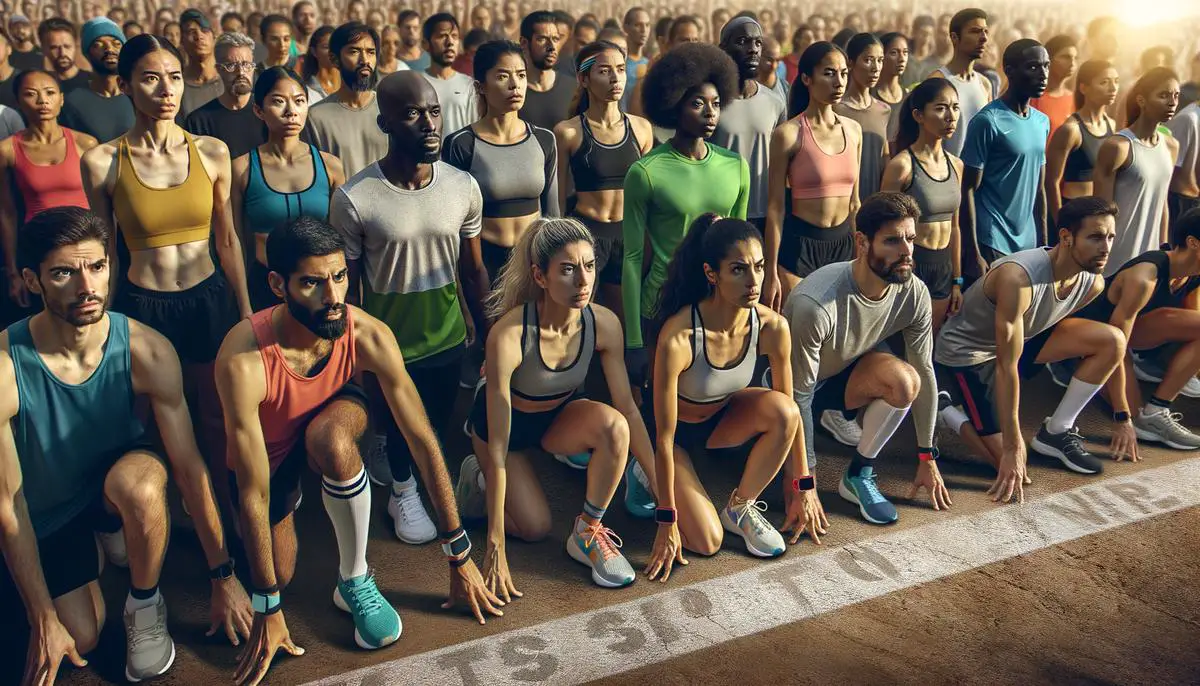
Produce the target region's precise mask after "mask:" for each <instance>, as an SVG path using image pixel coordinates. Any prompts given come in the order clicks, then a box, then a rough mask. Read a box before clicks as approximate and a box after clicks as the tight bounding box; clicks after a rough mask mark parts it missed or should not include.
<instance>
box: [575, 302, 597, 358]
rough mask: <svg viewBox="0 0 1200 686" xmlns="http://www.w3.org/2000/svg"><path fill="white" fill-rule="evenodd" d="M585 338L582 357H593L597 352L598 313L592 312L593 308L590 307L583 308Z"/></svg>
mask: <svg viewBox="0 0 1200 686" xmlns="http://www.w3.org/2000/svg"><path fill="white" fill-rule="evenodd" d="M582 315H583V336H582V341H581V342H580V345H581V346H583V347H582V348H581V349H580V353H579V354H580V356H581V357H582V356H583V355H591V353H592V352H595V350H596V313H595V312H593V311H592V306H591V305H588V306H587V307H584V308H583V313H582Z"/></svg>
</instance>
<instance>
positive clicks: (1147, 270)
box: [1100, 263, 1158, 412]
mask: <svg viewBox="0 0 1200 686" xmlns="http://www.w3.org/2000/svg"><path fill="white" fill-rule="evenodd" d="M1157 281H1158V270H1156V269H1155V268H1154V265H1152V264H1148V263H1147V264H1140V265H1138V266H1136V267H1133V268H1131V269H1126V270H1124V271H1123V272H1121V274H1120V276H1119V277H1118V279H1117V280H1116V281H1115V282H1114V283H1113V284H1112V286H1111V288H1110V290H1109V293H1111V294H1112V295H1113V296H1115V297H1116V307H1115V308H1114V309H1113V313H1112V316H1111V317H1109V319H1108V323H1109V324H1112V325H1113V326H1115V327H1117V328H1118V329H1120V330H1121V333H1123V334H1125V340H1126V341H1128V340H1129V336H1130V335H1131V334H1132V333H1133V325H1134V324H1135V323H1137V315H1138V313H1139V312H1141V311H1142V308H1143V307H1145V306H1146V304H1147V303H1149V302H1150V297H1151V296H1152V295H1154V287H1155V285H1156V284H1157ZM1100 297H1102V298H1104V297H1110V296H1109V294H1102V295H1101V296H1100ZM1126 347H1127V352H1126V354H1125V358H1124V359H1123V360H1122V361H1121V364H1119V365H1117V368H1116V369H1114V370H1113V373H1112V374H1111V375H1110V376H1109V377H1108V381H1106V382H1105V390H1107V391H1108V401H1109V403H1110V404H1111V405H1112V407H1113V411H1114V412H1130V411H1131V410H1130V408H1129V398H1128V396H1126V395H1125V383H1126V380H1127V379H1129V378H1130V376H1129V375H1130V374H1132V373H1133V366H1132V365H1133V350H1132V349H1128V346H1126Z"/></svg>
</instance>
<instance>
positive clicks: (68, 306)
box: [0, 207, 252, 683]
mask: <svg viewBox="0 0 1200 686" xmlns="http://www.w3.org/2000/svg"><path fill="white" fill-rule="evenodd" d="M110 239H111V234H110V232H109V228H108V225H107V223H106V222H104V221H103V220H101V219H100V218H99V217H98V216H96V215H95V214H93V213H91V212H90V211H88V210H84V209H79V208H75V207H63V208H57V209H52V210H48V211H46V212H43V213H41V214H39V215H38V216H37V217H35V218H34V219H33V220H31V221H30V222H29V223H28V224H26V225H25V226H24V227H22V228H21V233H20V235H19V236H18V243H17V257H18V260H19V264H20V265H21V267H22V275H23V277H24V279H25V284H26V286H27V287H28V288H29V290H30V291H31V292H33V293H36V294H38V295H40V296H41V297H42V299H43V302H44V303H45V309H44V310H43V311H42V312H39V313H38V314H36V315H33V316H32V317H29V318H27V319H23V320H21V321H19V322H17V323H16V324H13V325H12V326H10V327H8V328H7V329H6V330H5V331H4V332H3V333H0V551H3V554H4V558H5V560H6V562H7V569H6V570H4V572H3V573H0V606H5V607H6V608H9V609H15V608H14V607H13V605H12V604H11V603H10V602H9V601H15V600H16V597H17V596H18V594H19V597H20V599H21V602H22V603H23V604H24V609H25V612H26V614H27V615H28V616H29V618H30V625H31V633H30V649H29V651H28V654H27V662H26V677H27V679H28V680H29V681H30V682H31V683H43V681H45V682H50V681H51V680H53V679H54V677H55V675H56V674H57V672H58V668H59V666H60V664H61V663H62V662H63V660H64V658H65V659H67V660H70V662H71V663H73V664H74V665H76V666H78V667H82V666H84V665H85V664H86V661H85V660H84V659H83V657H82V655H85V654H87V653H88V652H89V651H91V650H92V649H93V648H95V647H96V643H97V640H98V638H99V636H100V632H101V630H102V628H103V626H102V624H103V621H104V617H105V608H104V599H103V597H102V596H101V594H100V587H99V583H98V581H97V580H98V578H99V576H100V563H99V560H98V558H97V555H96V538H95V537H96V534H97V533H99V535H100V537H101V540H102V542H104V544H105V545H104V547H105V549H106V551H107V552H108V554H109V558H110V559H112V560H113V562H114V563H115V564H118V565H121V566H128V567H129V575H130V580H131V587H130V590H129V595H128V597H127V599H126V601H125V608H124V613H123V614H124V619H125V632H126V636H128V638H129V641H128V644H127V646H126V662H125V676H126V678H128V679H129V680H130V681H139V680H142V679H146V678H150V677H154V676H158V675H160V674H162V673H164V672H166V671H167V669H169V668H170V666H171V663H172V662H173V661H174V659H175V645H174V643H173V642H172V640H171V636H170V634H168V632H167V608H166V603H165V602H164V601H163V598H162V596H161V595H160V594H159V592H158V581H159V575H160V573H161V571H162V563H163V556H164V555H165V553H166V549H167V537H168V530H169V517H168V513H167V498H166V487H167V479H168V461H169V469H170V472H171V473H173V474H174V478H175V480H176V483H177V485H178V487H179V490H180V491H181V492H182V494H183V501H184V504H185V505H186V506H187V508H188V510H189V511H190V512H192V513H193V517H194V521H195V523H196V531H197V534H198V535H199V537H200V543H201V545H202V547H203V548H204V555H205V558H206V559H207V562H208V567H209V569H210V570H211V571H210V574H209V576H210V578H211V579H212V607H211V612H210V619H211V620H212V625H211V627H210V628H209V634H210V635H211V634H213V633H215V632H216V631H217V630H218V629H222V628H223V629H224V632H225V635H226V636H227V637H228V638H229V640H230V641H231V642H232V643H233V644H234V645H237V644H238V638H237V635H238V634H241V635H242V636H244V637H249V635H250V634H249V628H250V623H251V617H252V615H251V609H250V602H249V599H248V598H247V596H246V592H245V590H243V588H242V586H241V583H240V582H239V581H238V580H237V577H235V576H234V575H233V562H232V561H231V559H230V557H229V555H228V553H227V552H226V548H225V540H224V532H223V530H222V528H221V516H220V512H219V511H218V509H217V504H216V501H215V499H214V498H213V490H212V485H211V483H210V479H209V474H208V469H207V467H206V466H205V462H204V459H203V458H202V457H201V456H200V451H199V449H198V448H197V447H196V438H195V434H194V433H193V431H192V421H191V417H190V415H189V414H188V407H187V402H186V400H185V399H184V395H183V375H182V372H181V371H180V363H179V358H178V356H177V355H176V354H175V350H174V349H173V348H172V347H171V344H170V343H169V342H167V339H166V338H164V337H163V336H162V335H161V334H159V333H158V332H156V331H154V330H153V329H150V328H149V327H146V326H144V325H142V324H139V323H138V322H135V321H131V320H129V319H128V318H126V317H125V316H124V315H121V314H117V313H115V312H113V313H109V312H106V305H107V300H108V286H109V276H110V274H109V258H108V254H107V248H108V245H109V241H110ZM136 396H147V397H148V399H149V401H150V406H151V408H152V409H153V411H154V417H155V421H156V423H157V425H158V429H159V432H160V434H161V436H162V443H163V445H164V446H165V448H166V450H165V452H166V458H167V459H166V460H164V459H163V457H161V456H160V455H158V454H156V453H155V452H154V451H153V449H151V448H150V447H149V445H150V444H149V442H148V441H147V440H146V437H145V436H144V435H143V428H142V424H141V422H140V421H139V419H138V418H137V417H136V416H135V411H134V400H135V398H136ZM122 531H123V535H122ZM12 615H13V613H12V612H11V611H10V613H9V616H12Z"/></svg>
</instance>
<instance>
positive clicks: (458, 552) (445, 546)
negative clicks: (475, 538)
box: [442, 528, 471, 558]
mask: <svg viewBox="0 0 1200 686" xmlns="http://www.w3.org/2000/svg"><path fill="white" fill-rule="evenodd" d="M457 532H458V533H457V534H456V535H455V536H454V537H453V538H450V539H445V538H444V539H442V552H443V553H445V554H446V557H450V558H457V557H462V556H463V555H465V554H467V553H469V552H470V551H471V539H470V537H468V536H467V532H466V531H463V530H462V528H459V529H457ZM452 533H453V532H452Z"/></svg>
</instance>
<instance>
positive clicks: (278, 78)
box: [232, 67, 346, 311]
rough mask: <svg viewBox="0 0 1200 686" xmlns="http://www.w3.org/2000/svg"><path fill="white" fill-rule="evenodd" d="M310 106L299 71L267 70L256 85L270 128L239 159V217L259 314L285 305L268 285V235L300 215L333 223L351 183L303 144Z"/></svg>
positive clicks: (338, 166) (258, 108) (333, 161)
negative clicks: (332, 202)
mask: <svg viewBox="0 0 1200 686" xmlns="http://www.w3.org/2000/svg"><path fill="white" fill-rule="evenodd" d="M308 106H309V102H308V93H307V89H305V87H304V84H303V83H302V82H301V81H300V77H299V76H297V75H296V74H295V72H292V71H291V70H289V69H286V68H284V67H272V68H270V69H268V70H266V71H264V72H263V73H262V74H261V75H260V76H259V77H258V81H257V83H255V84H254V113H255V114H257V115H258V118H259V119H261V120H262V121H263V124H264V125H265V126H266V127H267V142H266V143H263V144H262V145H260V146H258V147H257V148H255V149H253V150H251V151H250V152H248V153H246V154H245V155H242V156H241V157H238V158H237V159H235V160H234V161H233V197H232V201H233V219H234V222H235V224H236V225H237V230H238V235H239V236H241V237H242V240H243V241H244V252H245V253H246V255H247V259H246V262H247V269H246V286H247V288H248V289H249V291H250V305H251V306H252V307H253V308H254V310H255V311H258V310H261V309H263V308H265V307H268V306H270V305H274V304H275V303H277V302H279V297H278V296H276V295H275V293H274V292H272V291H271V287H270V285H268V283H267V273H268V272H267V266H266V265H267V235H268V234H269V233H271V230H272V229H274V228H275V227H278V226H287V225H288V224H290V223H292V222H293V221H295V220H297V219H299V218H300V217H312V218H314V219H321V220H325V219H327V218H328V216H329V197H330V195H332V194H333V192H334V191H335V190H337V188H338V186H341V185H342V184H343V183H344V182H345V181H346V177H345V174H344V173H343V172H342V163H341V161H340V160H339V159H338V158H337V157H335V156H333V155H330V154H328V153H324V152H321V151H319V150H317V148H316V146H314V145H308V144H306V143H303V142H301V141H300V132H301V131H303V130H304V124H305V122H306V121H307V119H308ZM251 237H252V238H251ZM251 241H253V243H251Z"/></svg>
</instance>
